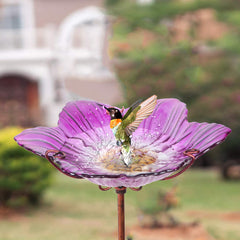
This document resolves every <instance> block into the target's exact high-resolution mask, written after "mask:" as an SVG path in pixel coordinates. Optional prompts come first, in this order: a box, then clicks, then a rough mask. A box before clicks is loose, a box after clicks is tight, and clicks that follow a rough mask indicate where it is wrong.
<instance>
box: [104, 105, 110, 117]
mask: <svg viewBox="0 0 240 240" xmlns="http://www.w3.org/2000/svg"><path fill="white" fill-rule="evenodd" d="M104 108H105V109H106V110H107V111H106V113H107V114H108V115H110V110H109V108H107V107H105V106H104Z"/></svg>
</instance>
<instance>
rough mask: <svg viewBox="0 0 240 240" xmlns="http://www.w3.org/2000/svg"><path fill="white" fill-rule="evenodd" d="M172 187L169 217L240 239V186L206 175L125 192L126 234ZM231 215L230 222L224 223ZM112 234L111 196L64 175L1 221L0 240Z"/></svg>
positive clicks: (222, 239) (193, 173)
mask: <svg viewBox="0 0 240 240" xmlns="http://www.w3.org/2000/svg"><path fill="white" fill-rule="evenodd" d="M176 184H177V196H178V198H179V200H180V202H179V206H178V207H177V208H176V209H174V210H173V211H172V213H173V214H174V215H175V216H176V217H177V218H178V219H179V220H180V221H182V222H191V221H196V220H197V221H200V222H201V224H202V225H203V226H204V227H205V229H206V230H207V231H208V232H209V233H210V234H211V235H212V236H213V237H214V238H215V239H217V240H238V239H240V229H239V224H240V204H239V203H240V192H239V186H240V182H225V181H222V180H221V178H220V177H219V175H218V173H217V172H216V171H209V170H189V171H187V172H186V173H184V174H183V175H182V176H180V177H178V178H176V179H173V180H169V181H163V182H155V183H152V184H149V185H147V186H144V187H143V189H142V190H141V191H140V192H133V191H131V190H127V194H126V195H125V199H126V201H125V203H126V226H127V230H128V229H131V226H134V225H137V224H138V209H139V208H138V206H140V205H141V204H142V203H143V202H144V201H149V199H151V198H154V196H155V195H156V194H157V192H158V191H159V190H163V189H170V188H171V187H172V186H174V185H176ZM234 214H238V215H237V216H236V215H234ZM232 215H233V216H235V218H233V219H229V217H231V216H232ZM238 217H239V218H238ZM116 231H117V206H116V194H115V192H114V190H110V191H107V192H102V191H100V190H98V186H97V185H95V184H92V183H90V182H88V181H86V180H75V179H71V178H68V177H66V176H64V175H63V174H56V179H55V183H54V184H53V185H52V187H51V188H50V189H49V190H48V191H47V192H46V194H45V201H44V205H43V206H42V207H40V208H37V209H30V210H26V211H25V212H24V214H23V213H16V214H13V215H10V216H8V217H6V218H3V217H1V218H0V240H17V239H24V240H30V239H31V240H35V239H36V240H38V239H39V240H40V239H41V240H42V239H44V240H55V239H57V240H63V239H71V240H77V239H78V240H79V239H83V240H90V239H92V240H93V239H94V240H100V239H104V240H110V239H116ZM134 240H135V239H134ZM136 240H137V239H136Z"/></svg>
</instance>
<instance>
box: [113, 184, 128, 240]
mask: <svg viewBox="0 0 240 240" xmlns="http://www.w3.org/2000/svg"><path fill="white" fill-rule="evenodd" d="M115 189H116V193H117V195H118V240H124V239H125V213H124V194H125V193H126V188H125V187H116V188H115Z"/></svg>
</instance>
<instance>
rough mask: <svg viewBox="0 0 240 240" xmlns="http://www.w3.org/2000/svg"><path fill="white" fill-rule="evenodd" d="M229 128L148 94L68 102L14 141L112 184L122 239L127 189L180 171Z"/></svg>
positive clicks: (103, 185) (74, 172) (68, 170)
mask: <svg viewBox="0 0 240 240" xmlns="http://www.w3.org/2000/svg"><path fill="white" fill-rule="evenodd" d="M111 109H113V110H111ZM130 118H131V119H130ZM119 127H121V128H122V129H121V131H120V130H119V129H120V128H119ZM230 132H231V130H230V129H229V128H227V127H225V126H223V125H221V124H216V123H197V122H188V121H187V109H186V106H185V104H184V103H182V102H180V101H179V100H177V99H158V100H157V99H156V96H152V97H150V98H149V99H147V100H145V101H144V102H139V101H138V102H137V103H136V104H133V105H132V106H131V107H130V108H128V109H118V108H117V107H112V106H109V105H106V104H101V103H97V102H93V101H76V102H70V103H68V104H67V105H66V106H65V107H64V108H63V110H62V112H61V113H60V115H59V121H58V126H57V127H53V128H50V127H36V128H32V129H26V130H24V131H23V132H22V133H20V134H19V135H17V136H16V137H15V140H16V141H17V143H18V144H19V145H20V146H22V147H24V148H26V149H27V150H29V151H32V152H33V153H35V154H37V155H40V156H42V157H44V158H46V159H48V160H49V162H50V163H51V164H52V165H53V166H54V167H56V168H57V169H58V170H59V171H61V172H62V173H64V174H65V175H67V176H70V177H73V178H77V179H88V180H89V181H91V182H93V183H95V184H97V185H98V186H99V188H100V189H101V190H103V191H107V190H109V189H111V188H115V191H116V193H117V198H118V239H119V240H123V239H125V216H124V194H125V193H126V190H127V188H129V189H131V190H134V191H139V190H140V189H141V188H142V186H144V185H146V184H149V183H151V182H154V181H159V180H167V179H171V178H174V177H176V176H178V175H180V174H181V173H183V172H184V171H185V170H187V169H188V168H189V167H190V166H191V165H192V164H193V163H194V161H195V160H196V159H197V158H198V157H200V156H201V155H203V154H204V153H206V152H207V151H209V150H210V149H211V148H213V147H214V146H216V145H217V144H219V143H221V142H222V141H224V139H225V138H226V137H227V135H228V134H229V133H230Z"/></svg>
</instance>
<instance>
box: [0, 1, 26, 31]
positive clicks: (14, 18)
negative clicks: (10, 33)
mask: <svg viewBox="0 0 240 240" xmlns="http://www.w3.org/2000/svg"><path fill="white" fill-rule="evenodd" d="M21 27H22V19H21V6H20V4H17V3H16V4H10V5H5V6H4V5H3V6H1V8H0V29H9V30H10V29H19V28H21Z"/></svg>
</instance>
